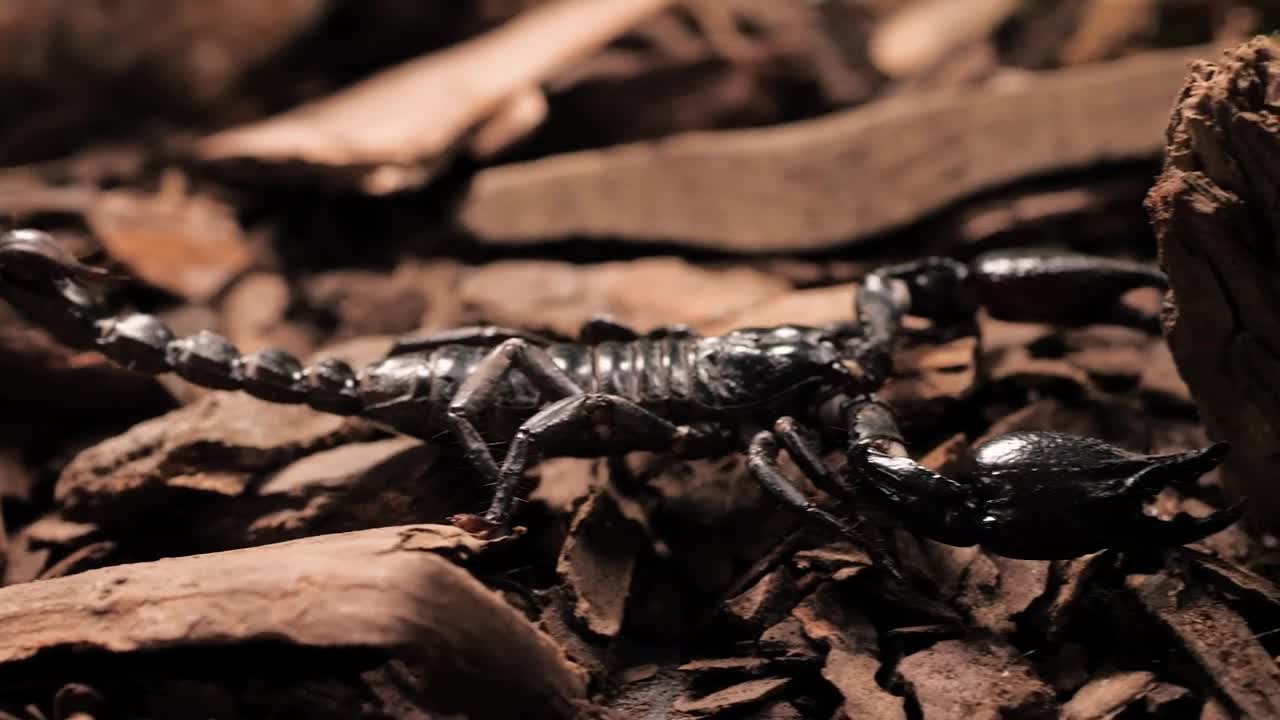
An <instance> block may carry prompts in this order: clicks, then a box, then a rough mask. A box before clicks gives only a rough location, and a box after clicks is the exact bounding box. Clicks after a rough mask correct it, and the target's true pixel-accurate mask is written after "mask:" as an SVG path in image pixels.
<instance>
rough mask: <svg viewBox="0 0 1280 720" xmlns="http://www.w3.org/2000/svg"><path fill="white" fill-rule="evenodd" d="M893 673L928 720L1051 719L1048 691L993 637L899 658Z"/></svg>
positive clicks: (946, 643)
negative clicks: (897, 676) (895, 673)
mask: <svg viewBox="0 0 1280 720" xmlns="http://www.w3.org/2000/svg"><path fill="white" fill-rule="evenodd" d="M898 675H899V677H900V678H901V680H902V682H903V683H905V684H906V688H907V692H909V693H910V694H911V695H912V696H913V697H914V698H915V700H916V702H917V703H919V705H920V710H921V712H922V713H923V716H924V717H926V718H929V720H973V719H974V718H992V719H994V718H999V717H1010V716H1014V717H1056V713H1055V709H1056V704H1055V703H1054V693H1053V690H1052V689H1051V688H1050V687H1049V686H1048V685H1046V684H1045V683H1044V681H1042V680H1041V679H1040V678H1038V677H1036V675H1035V673H1034V671H1033V670H1032V668H1031V666H1030V665H1029V664H1028V663H1027V661H1026V660H1025V659H1024V658H1023V657H1022V653H1021V652H1019V651H1018V649H1017V648H1015V647H1013V646H1012V645H1009V644H1007V643H1006V642H1004V641H1002V640H997V639H995V638H969V639H964V640H945V641H943V642H940V643H938V644H936V645H934V646H933V647H931V648H929V649H927V650H923V651H921V652H918V653H914V654H912V655H909V656H907V657H906V658H904V659H903V660H902V662H900V663H898Z"/></svg>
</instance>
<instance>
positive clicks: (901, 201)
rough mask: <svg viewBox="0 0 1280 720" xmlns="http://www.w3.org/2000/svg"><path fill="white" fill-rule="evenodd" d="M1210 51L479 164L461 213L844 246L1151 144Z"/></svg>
mask: <svg viewBox="0 0 1280 720" xmlns="http://www.w3.org/2000/svg"><path fill="white" fill-rule="evenodd" d="M1205 52H1207V50H1206V49H1205V48H1181V49H1177V50H1168V51H1159V52H1153V53H1147V54H1143V55H1139V56H1135V57H1133V58H1127V59H1124V60H1120V61H1117V62H1115V63H1107V64H1100V65H1096V66H1083V67H1079V68H1071V69H1067V70H1061V71H1055V72H1052V73H1045V74H1043V75H1031V76H1030V77H1027V78H1025V79H1023V80H1020V81H1017V82H1010V83H1002V84H998V85H992V86H989V87H985V88H983V89H982V90H981V91H978V92H976V93H975V92H972V91H968V92H956V91H944V92H939V93H933V94H928V95H913V96H904V97H900V98H890V99H887V100H884V101H881V102H876V103H872V104H869V105H867V106H865V107H863V108H859V109H855V110H850V111H847V112H844V113H840V114H836V115H831V116H828V117H823V118H819V119H816V120H809V121H803V122H798V123H792V124H788V125H781V126H776V127H770V128H764V129H753V130H735V131H725V132H718V133H691V134H687V135H682V136H677V137H674V138H670V139H664V140H661V141H658V142H653V143H643V144H634V145H625V146H620V147H616V148H610V149H607V150H600V151H589V152H581V153H572V154H567V155H560V156H553V157H550V158H545V159H541V160H535V161H532V162H527V163H519V164H514V165H507V166H502V167H497V168H492V169H489V170H485V171H483V172H481V173H479V174H478V175H477V176H476V178H475V180H474V182H473V183H472V185H471V188H470V191H469V193H468V195H467V196H466V198H465V199H464V201H463V203H462V206H461V207H460V209H459V220H460V222H461V223H462V226H463V227H464V228H465V229H466V230H467V231H469V232H470V233H472V234H474V235H475V236H476V237H477V238H479V239H480V240H482V241H487V242H495V243H536V242H541V241H544V240H548V239H553V238H562V237H566V236H568V237H584V236H585V237H595V238H618V239H622V240H636V241H650V242H652V241H662V242H670V243H678V244H683V245H689V246H695V247H706V248H716V249H720V250H730V251H738V252H763V251H779V250H792V251H794V250H802V249H816V248H821V247H828V246H831V245H836V244H843V243H846V242H849V241H852V240H857V239H861V238H865V237H869V236H871V235H873V234H876V233H879V232H883V231H885V230H888V229H890V228H893V227H897V226H900V225H902V224H905V223H908V222H911V221H913V220H917V219H919V218H920V217H921V216H923V215H925V214H927V213H929V212H933V211H935V210H938V209H939V208H941V207H943V206H944V205H946V204H948V203H951V202H953V201H955V200H957V199H959V198H962V197H965V196H966V195H969V194H972V193H974V192H975V191H978V190H981V189H985V188H990V187H992V186H995V185H999V184H1004V183H1007V182H1010V181H1012V180H1016V179H1018V178H1020V177H1025V176H1027V175H1030V174H1040V173H1045V172H1050V171H1060V170H1066V169H1069V168H1074V167H1081V166H1084V165H1089V164H1092V163H1096V162H1099V161H1105V160H1116V159H1122V158H1132V157H1148V156H1152V155H1155V154H1156V153H1157V152H1159V149H1160V130H1161V129H1162V128H1163V127H1164V126H1165V125H1166V120H1167V114H1168V108H1169V97H1170V96H1171V95H1172V94H1173V93H1174V92H1175V91H1176V89H1177V86H1178V84H1179V83H1180V82H1181V81H1182V79H1183V78H1184V77H1185V75H1186V64H1187V63H1188V62H1189V61H1191V60H1193V59H1196V58H1197V57H1201V56H1203V55H1204V54H1205ZM1064 108H1069V109H1070V112H1064V111H1063V109H1064ZM991 137H999V138H1001V140H1002V142H1004V143H1007V144H1009V145H1010V146H1016V147H1018V148H1019V152H1017V153H1004V154H1001V155H1000V156H999V162H993V158H995V157H996V156H995V155H993V154H992V153H991V152H990V148H989V147H988V145H987V143H986V142H985V141H979V140H977V139H978V138H991ZM957 138H958V139H959V140H957ZM970 138H972V139H974V140H973V142H968V141H967V139H970ZM920 158H928V161H927V162H922V161H921V160H920ZM886 177H893V178H895V182H892V183H886V182H882V179H883V178H886Z"/></svg>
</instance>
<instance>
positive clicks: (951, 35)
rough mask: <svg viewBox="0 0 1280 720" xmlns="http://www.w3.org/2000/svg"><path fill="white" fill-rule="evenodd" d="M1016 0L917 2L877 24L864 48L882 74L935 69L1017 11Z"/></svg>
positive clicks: (988, 33) (930, 0)
mask: <svg viewBox="0 0 1280 720" xmlns="http://www.w3.org/2000/svg"><path fill="white" fill-rule="evenodd" d="M1018 5H1019V3H1018V2H1017V0H977V1H976V2H968V3H955V2H951V0H917V1H916V2H911V3H907V4H906V5H905V6H904V7H903V8H902V9H901V10H899V11H898V12H896V13H894V14H893V15H892V16H890V17H889V18H887V19H886V20H885V21H884V22H882V23H880V24H879V25H878V26H877V27H876V30H875V33H874V34H873V35H872V36H871V40H870V43H869V47H868V48H867V50H868V52H869V53H870V56H871V62H872V63H874V64H875V66H876V67H877V68H878V69H879V70H880V71H881V72H883V73H884V74H885V75H888V76H890V77H894V78H900V77H905V76H910V75H915V74H916V73H919V72H921V71H923V70H927V69H929V68H931V67H934V66H935V65H937V64H938V63H939V62H940V61H942V59H943V58H944V57H946V56H947V55H948V54H950V53H953V52H954V51H955V50H957V49H959V48H961V47H963V46H966V45H969V44H971V43H977V42H982V41H984V40H986V39H987V37H988V36H989V35H990V34H991V32H992V30H994V29H995V28H996V26H998V25H999V24H1000V23H1001V22H1003V21H1004V20H1006V19H1007V18H1008V17H1009V16H1010V15H1012V14H1013V13H1014V12H1015V11H1017V9H1018Z"/></svg>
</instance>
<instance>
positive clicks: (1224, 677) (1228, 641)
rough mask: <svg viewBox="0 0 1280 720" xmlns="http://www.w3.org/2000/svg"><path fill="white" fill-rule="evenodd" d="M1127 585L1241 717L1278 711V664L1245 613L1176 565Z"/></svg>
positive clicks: (1135, 577) (1271, 714) (1132, 579)
mask: <svg viewBox="0 0 1280 720" xmlns="http://www.w3.org/2000/svg"><path fill="white" fill-rule="evenodd" d="M1126 585H1127V586H1128V588H1129V590H1130V591H1131V592H1132V593H1133V594H1134V596H1136V597H1137V599H1138V601H1139V602H1140V603H1141V604H1142V606H1143V607H1144V608H1145V609H1146V611H1147V612H1148V613H1150V615H1151V619H1152V620H1153V621H1155V622H1156V623H1159V624H1160V625H1162V626H1164V627H1165V628H1167V629H1168V631H1169V632H1171V633H1172V634H1173V635H1174V637H1175V638H1176V639H1177V642H1178V644H1179V645H1180V648H1179V649H1180V650H1181V651H1182V652H1185V653H1186V654H1187V655H1189V656H1190V658H1191V659H1192V660H1193V661H1194V662H1195V663H1196V664H1198V665H1199V666H1200V667H1201V668H1202V669H1203V671H1204V672H1205V673H1207V675H1206V677H1208V678H1210V679H1211V681H1212V682H1213V683H1214V684H1215V685H1217V686H1218V688H1219V689H1220V690H1221V691H1222V693H1223V695H1225V696H1226V698H1227V699H1228V700H1229V701H1230V702H1231V704H1232V705H1234V706H1235V708H1236V709H1237V710H1238V711H1239V712H1240V713H1241V715H1242V716H1243V717H1248V718H1268V717H1275V716H1276V715H1277V714H1280V668H1277V667H1276V663H1275V660H1274V659H1273V658H1272V657H1271V656H1270V655H1269V654H1268V653H1267V651H1266V650H1265V649H1264V648H1263V647H1262V645H1261V644H1260V643H1259V642H1258V639H1257V637H1256V636H1255V633H1254V632H1253V630H1252V629H1250V627H1249V625H1248V624H1247V623H1246V622H1245V621H1244V619H1243V618H1241V617H1240V616H1239V615H1237V614H1235V613H1234V612H1231V611H1230V610H1229V609H1227V608H1226V607H1224V606H1223V605H1222V604H1221V603H1220V602H1218V601H1216V599H1215V598H1214V597H1212V595H1210V594H1209V593H1208V592H1207V591H1206V589H1205V588H1204V587H1203V586H1201V585H1199V584H1197V583H1195V582H1193V581H1191V580H1190V579H1189V578H1188V577H1187V576H1186V575H1185V574H1184V573H1183V572H1179V571H1177V570H1171V571H1165V572H1161V573H1159V574H1155V575H1130V576H1129V577H1128V579H1127V581H1126Z"/></svg>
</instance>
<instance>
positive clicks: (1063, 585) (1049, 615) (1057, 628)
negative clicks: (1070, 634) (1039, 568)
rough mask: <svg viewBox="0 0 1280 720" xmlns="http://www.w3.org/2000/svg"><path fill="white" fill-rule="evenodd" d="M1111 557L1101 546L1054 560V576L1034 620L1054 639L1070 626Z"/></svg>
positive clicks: (1047, 635)
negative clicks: (1081, 553) (1070, 557)
mask: <svg viewBox="0 0 1280 720" xmlns="http://www.w3.org/2000/svg"><path fill="white" fill-rule="evenodd" d="M1108 557H1109V556H1108V554H1107V551H1105V550H1100V551H1098V552H1096V553H1093V554H1090V555H1082V556H1081V557H1078V558H1072V559H1071V560H1055V561H1053V562H1052V563H1050V566H1049V572H1050V573H1051V577H1052V578H1053V581H1052V582H1051V584H1050V589H1049V591H1048V592H1046V593H1045V594H1044V595H1042V596H1041V597H1040V598H1039V600H1038V601H1037V605H1038V607H1036V608H1033V610H1032V613H1033V618H1034V621H1035V622H1036V623H1037V624H1038V625H1039V626H1040V629H1041V632H1043V633H1044V635H1045V636H1046V637H1048V638H1049V639H1050V640H1057V639H1058V638H1059V637H1060V636H1061V635H1062V633H1063V632H1064V631H1065V630H1066V628H1067V624H1068V623H1070V622H1071V617H1072V615H1073V613H1074V612H1075V609H1076V607H1077V606H1078V605H1079V604H1080V601H1081V599H1082V598H1083V597H1084V595H1085V593H1086V592H1087V591H1088V586H1089V580H1090V579H1092V577H1093V574H1094V573H1095V572H1097V571H1098V569H1099V568H1101V567H1102V566H1103V565H1104V564H1105V563H1107V562H1109V560H1108Z"/></svg>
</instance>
